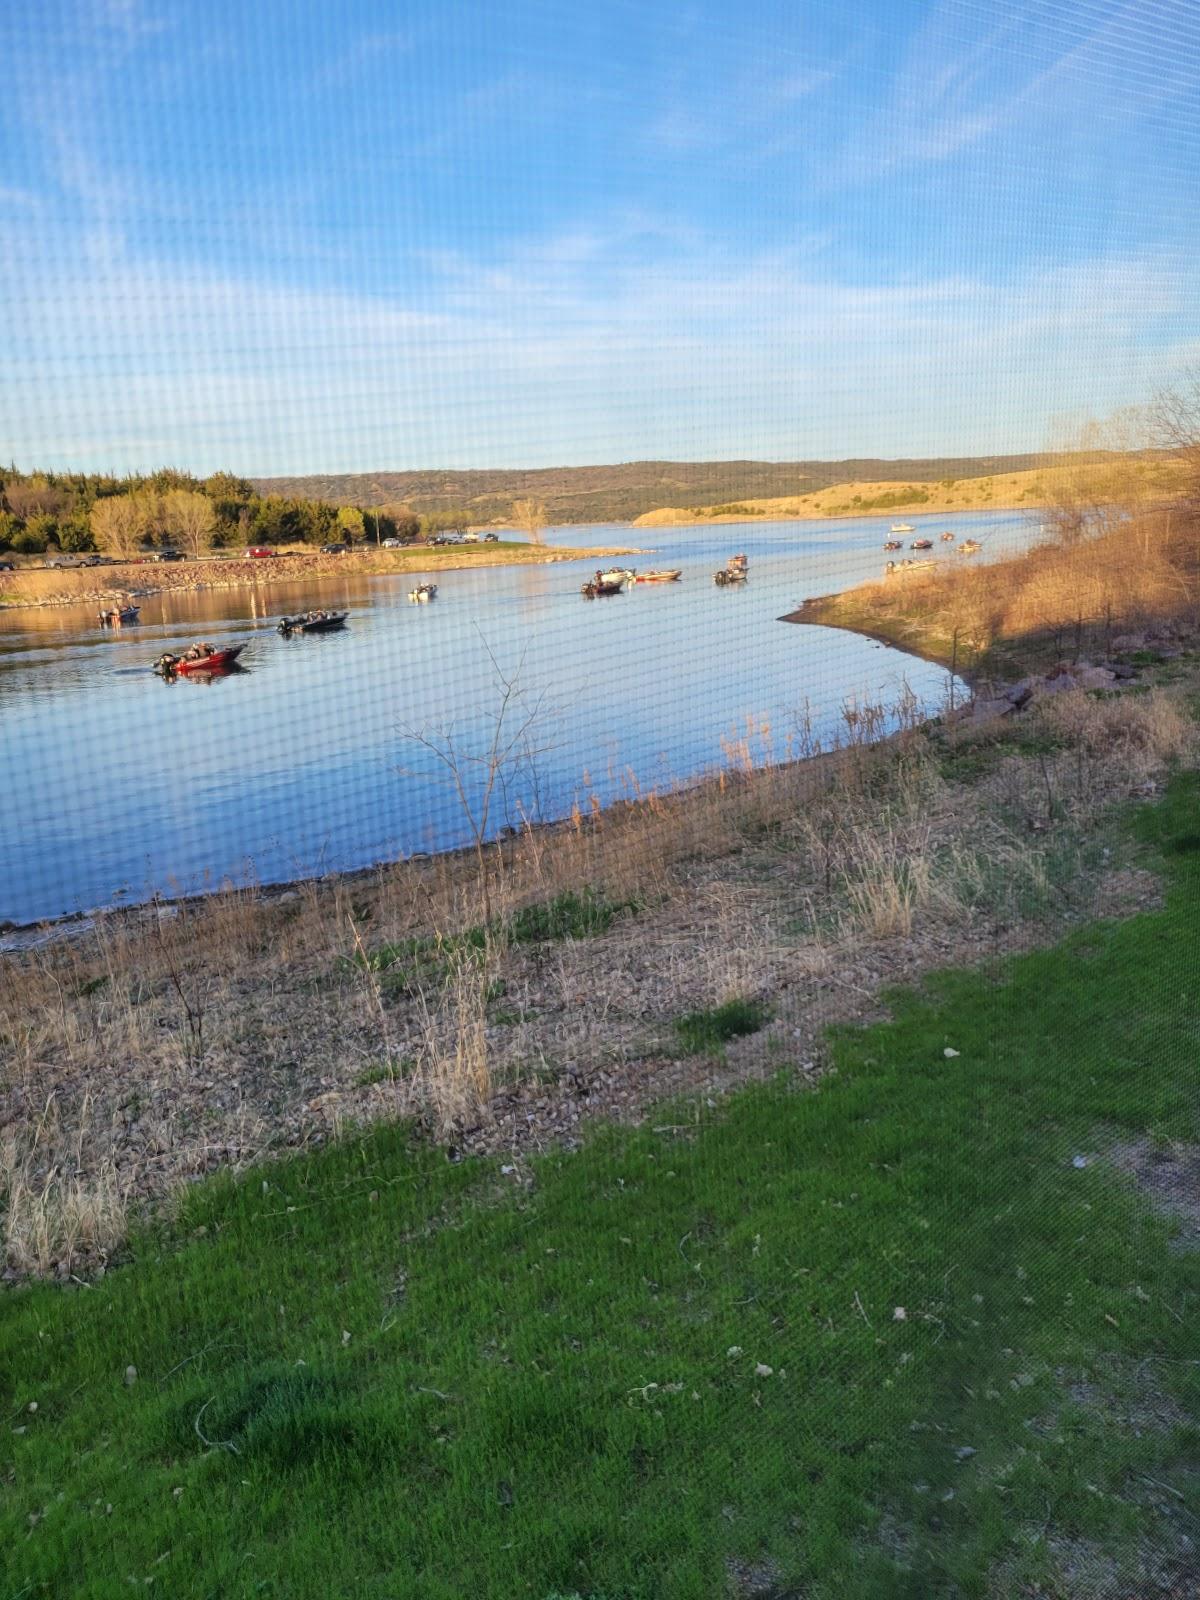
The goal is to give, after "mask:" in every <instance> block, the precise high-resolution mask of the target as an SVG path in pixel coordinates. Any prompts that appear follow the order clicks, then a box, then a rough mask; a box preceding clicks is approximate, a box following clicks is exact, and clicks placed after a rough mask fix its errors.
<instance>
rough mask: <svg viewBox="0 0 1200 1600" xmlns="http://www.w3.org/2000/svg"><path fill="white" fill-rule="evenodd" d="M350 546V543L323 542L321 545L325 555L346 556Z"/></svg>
mask: <svg viewBox="0 0 1200 1600" xmlns="http://www.w3.org/2000/svg"><path fill="white" fill-rule="evenodd" d="M349 548H350V546H349V545H348V544H323V545H322V546H321V554H322V555H323V556H344V555H345V554H346V551H347V550H349Z"/></svg>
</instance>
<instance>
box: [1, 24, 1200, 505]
mask: <svg viewBox="0 0 1200 1600" xmlns="http://www.w3.org/2000/svg"><path fill="white" fill-rule="evenodd" d="M0 51H2V52H3V58H4V60H5V62H6V67H5V91H4V94H3V95H2V96H0V305H2V306H3V311H2V312H0V374H2V377H0V454H2V455H3V456H4V457H5V458H6V459H7V458H10V457H11V458H13V459H15V460H16V461H17V462H18V463H19V464H21V465H25V466H29V465H32V464H35V463H37V464H43V465H53V466H68V465H74V466H80V467H88V468H104V467H113V468H116V469H118V470H126V469H134V468H144V467H150V466H154V465H157V464H160V463H163V462H171V463H173V464H176V465H180V466H188V467H192V468H194V469H197V470H200V471H207V470H211V469H213V468H215V467H218V466H228V467H231V468H233V469H235V470H238V471H242V472H246V473H255V474H257V473H273V472H334V471H367V470H373V469H376V470H377V469H387V468H396V469H398V468H405V467H418V466H447V467H465V466H480V467H484V466H539V465H550V464H556V463H585V462H601V461H613V460H630V459H635V458H643V457H677V458H685V459H705V458H717V457H722V458H725V457H757V458H772V459H785V458H804V457H840V456H848V455H858V454H868V455H882V456H899V455H908V454H946V453H959V452H964V453H976V452H990V451H1008V450H1020V449H1030V448H1032V449H1038V448H1042V447H1045V446H1046V445H1047V444H1052V443H1054V442H1057V441H1058V440H1060V439H1061V438H1062V437H1063V436H1064V435H1065V433H1066V432H1067V431H1069V429H1070V427H1071V425H1072V423H1073V421H1074V420H1076V419H1079V418H1081V417H1084V416H1087V415H1097V414H1104V413H1107V412H1109V411H1110V410H1112V409H1114V408H1115V407H1118V406H1121V405H1125V404H1130V403H1136V402H1138V401H1141V400H1144V399H1145V398H1147V396H1148V395H1149V394H1150V393H1151V392H1152V391H1153V390H1154V388H1155V387H1157V386H1159V385H1160V384H1162V383H1169V382H1171V381H1172V379H1173V378H1175V377H1178V376H1179V375H1180V374H1181V373H1182V372H1183V371H1184V370H1186V369H1187V368H1188V367H1189V366H1190V365H1194V364H1195V363H1196V362H1197V361H1198V360H1200V319H1198V313H1200V290H1198V286H1197V275H1196V269H1195V265H1194V263H1195V260H1196V258H1197V247H1198V246H1200V222H1198V220H1197V208H1196V205H1195V194H1196V174H1197V171H1198V170H1200V161H1198V159H1197V157H1198V154H1200V151H1198V148H1197V146H1198V142H1200V141H1198V128H1200V92H1198V88H1197V85H1198V83H1200V75H1198V73H1197V68H1198V66H1200V7H1197V6H1196V5H1195V3H1194V0H1066V3H1059V0H856V3H855V4H854V5H853V6H848V5H845V4H835V3H833V0H822V3H820V4H817V3H812V0H791V3H788V4H783V3H762V0H742V3H739V4H738V5H737V6H731V5H729V4H728V3H717V0H707V3H704V4H689V3H687V0H682V3H679V4H674V3H661V4H656V3H653V0H642V3H632V0H620V3H614V0H597V3H594V4H592V5H591V6H584V5H581V4H580V3H579V0H557V3H551V0H507V3H504V4H496V3H495V0H491V3H488V4H476V3H474V0H453V3H452V4H447V3H445V0H440V3H428V4H427V3H425V0H414V3H410V4H400V5H397V4H380V3H373V0H338V3H323V4H320V5H318V4H307V5H306V4H303V3H299V0H255V3H254V4H253V5H247V4H246V3H245V0H42V3H40V4H38V5H37V6H22V7H18V6H12V7H7V8H4V17H3V20H0Z"/></svg>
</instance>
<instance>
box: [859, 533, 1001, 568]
mask: <svg viewBox="0 0 1200 1600" xmlns="http://www.w3.org/2000/svg"><path fill="white" fill-rule="evenodd" d="M912 531H913V529H912V525H911V524H910V523H907V522H894V523H893V524H892V532H893V533H911V532H912ZM938 538H939V540H940V541H941V543H942V544H953V543H954V542H955V536H954V534H952V533H951V532H950V531H949V530H947V531H946V532H945V533H940V534H939V535H938ZM883 548H884V549H885V550H888V551H892V550H903V549H904V542H903V540H901V539H888V540H886V541H885V543H884V546H883ZM909 549H910V550H932V549H933V540H932V539H914V540H913V541H912V543H911V544H910V545H909ZM982 549H983V546H982V545H981V544H980V542H979V540H978V539H964V540H963V541H962V543H961V544H960V545H959V546H958V553H959V555H960V556H973V555H975V553H976V552H977V551H979V550H982ZM933 565H934V563H933V562H932V561H928V560H924V561H914V560H913V559H912V557H911V556H906V557H905V558H904V560H903V561H889V562H888V564H887V566H886V568H885V569H884V570H885V571H886V572H911V571H912V570H913V569H914V568H918V567H932V566H933Z"/></svg>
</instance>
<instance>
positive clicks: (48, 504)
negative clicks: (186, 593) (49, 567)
mask: <svg viewBox="0 0 1200 1600" xmlns="http://www.w3.org/2000/svg"><path fill="white" fill-rule="evenodd" d="M465 520H466V519H465V516H464V515H462V514H455V513H453V512H437V513H433V514H430V515H426V516H418V515H417V514H416V513H415V512H414V511H412V510H411V509H410V508H409V507H408V506H405V505H399V504H388V505H382V506H358V505H344V506H334V505H330V504H328V503H326V502H325V501H322V500H311V499H307V498H303V497H300V496H288V495H274V494H266V495H264V494H260V493H259V492H258V491H257V490H256V489H255V488H254V487H253V485H252V484H250V483H248V482H247V480H246V479H245V478H239V477H237V476H236V475H235V474H234V473H231V472H214V473H213V474H212V475H211V476H210V477H207V478H196V477H194V476H193V475H192V474H191V473H188V472H179V471H176V470H174V469H173V468H164V469H163V470H162V471H160V472H154V473H151V474H148V475H144V476H132V477H125V478H118V477H114V476H110V475H107V474H102V473H81V472H20V471H18V469H17V468H16V467H7V468H0V550H11V551H14V552H15V553H17V554H19V555H43V554H45V552H46V551H48V550H56V551H62V552H68V553H83V552H87V551H92V550H99V551H103V552H104V553H105V554H107V555H110V556H116V557H117V558H119V559H126V560H127V559H130V558H133V557H137V556H138V555H140V554H142V553H144V552H145V551H148V550H153V549H164V548H171V549H177V550H181V551H183V552H185V553H186V554H187V555H190V556H199V555H203V554H205V553H206V552H208V551H210V550H223V549H236V548H237V547H239V546H242V547H245V546H248V545H272V546H275V545H289V544H312V545H321V544H330V543H335V542H341V543H346V544H359V543H366V544H381V543H382V542H383V540H384V539H401V540H403V541H404V542H405V543H410V542H414V541H416V540H418V539H421V538H428V537H429V536H430V535H431V534H434V533H437V532H440V531H441V530H442V529H444V528H449V527H460V526H463V525H464V523H465Z"/></svg>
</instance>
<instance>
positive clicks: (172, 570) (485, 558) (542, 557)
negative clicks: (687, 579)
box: [0, 545, 642, 611]
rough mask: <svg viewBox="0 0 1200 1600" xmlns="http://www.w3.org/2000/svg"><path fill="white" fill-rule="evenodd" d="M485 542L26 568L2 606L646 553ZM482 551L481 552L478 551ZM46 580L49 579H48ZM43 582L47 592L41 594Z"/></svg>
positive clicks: (0, 597) (12, 579) (7, 588)
mask: <svg viewBox="0 0 1200 1600" xmlns="http://www.w3.org/2000/svg"><path fill="white" fill-rule="evenodd" d="M485 549H486V547H479V546H476V547H473V548H469V549H468V550H467V551H464V550H461V549H438V550H434V549H426V548H423V547H422V548H416V549H414V548H413V547H409V548H408V549H406V550H398V551H396V552H395V559H389V557H388V555H387V554H376V553H375V552H371V553H370V554H366V553H364V554H363V555H360V556H355V555H350V556H344V555H341V556H339V555H320V554H318V553H315V552H314V553H312V554H308V553H305V554H302V555H301V554H298V555H281V556H275V557H274V558H272V559H271V560H269V561H251V560H247V559H246V558H245V557H237V558H233V559H229V560H226V559H213V558H208V559H205V560H203V561H199V562H192V561H189V562H180V563H179V564H178V565H176V564H173V563H172V564H169V565H161V566H160V565H157V564H145V565H143V564H141V563H138V564H126V565H123V566H116V567H91V568H87V569H82V570H81V569H79V568H70V569H66V570H67V571H69V572H70V573H72V574H73V575H76V576H78V577H79V578H80V579H82V578H84V577H85V576H86V578H88V579H90V580H92V581H91V582H90V583H88V584H86V585H85V584H83V583H79V584H78V585H75V586H63V587H61V588H56V587H51V585H52V584H53V582H54V581H55V580H57V579H60V578H64V577H65V576H66V572H63V573H59V572H49V571H46V570H45V569H44V568H32V567H30V568H26V569H24V570H23V571H18V572H14V573H11V574H6V575H5V576H6V582H4V584H3V592H2V593H0V610H3V611H13V610H17V609H25V608H33V607H39V608H40V607H49V606H59V607H61V606H76V605H96V604H101V603H106V604H112V603H113V602H114V601H122V602H127V601H129V600H138V599H148V598H149V597H150V596H152V595H156V594H184V593H186V594H199V593H203V592H205V591H207V590H221V589H247V588H267V587H269V586H271V585H272V584H284V583H304V582H307V581H309V580H310V579H318V578H342V577H347V576H353V577H380V578H383V577H403V576H407V575H409V574H412V573H416V572H447V571H452V570H457V569H461V568H466V567H508V566H545V565H549V564H551V563H554V562H559V561H590V560H608V559H610V558H613V557H616V556H629V555H640V554H642V552H641V551H640V550H636V549H625V548H616V547H613V548H608V547H605V548H603V549H588V550H568V549H564V548H562V547H559V546H553V545H546V546H530V548H529V553H528V554H526V553H525V551H523V550H522V551H512V550H507V551H502V552H500V553H499V554H491V553H486V554H485V553H484V551H485ZM476 552H478V553H476ZM43 580H45V582H44V583H43ZM43 587H44V590H45V592H41V593H39V592H36V591H37V590H38V589H42V588H43Z"/></svg>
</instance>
